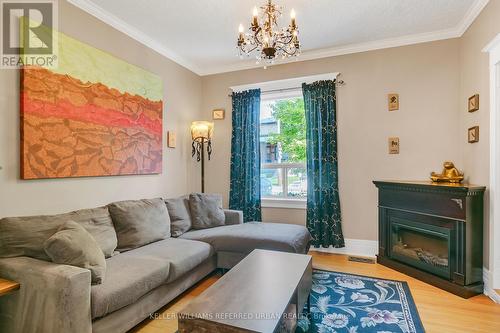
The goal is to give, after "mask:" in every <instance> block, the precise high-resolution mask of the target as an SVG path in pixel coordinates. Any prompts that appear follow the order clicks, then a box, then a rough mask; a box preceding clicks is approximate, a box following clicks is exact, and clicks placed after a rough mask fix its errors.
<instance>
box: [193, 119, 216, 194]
mask: <svg viewBox="0 0 500 333" xmlns="http://www.w3.org/2000/svg"><path fill="white" fill-rule="evenodd" d="M213 132H214V123H212V122H209V121H193V122H192V123H191V138H192V140H193V143H192V144H191V147H192V150H191V156H192V157H194V155H195V154H196V161H197V162H200V161H201V193H205V143H206V144H207V153H208V160H209V161H210V156H211V155H212V134H213Z"/></svg>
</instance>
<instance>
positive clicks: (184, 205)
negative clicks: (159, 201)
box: [165, 195, 192, 237]
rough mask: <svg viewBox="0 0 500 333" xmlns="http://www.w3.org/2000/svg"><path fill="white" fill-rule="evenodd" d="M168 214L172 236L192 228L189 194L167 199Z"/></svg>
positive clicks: (177, 235)
mask: <svg viewBox="0 0 500 333" xmlns="http://www.w3.org/2000/svg"><path fill="white" fill-rule="evenodd" d="M165 204H166V205H167V210H168V215H169V216H170V233H171V235H172V237H179V236H180V235H182V234H183V233H185V232H187V231H189V230H190V229H191V225H192V222H191V213H190V208H189V196H187V195H185V196H182V197H179V198H174V199H166V200H165Z"/></svg>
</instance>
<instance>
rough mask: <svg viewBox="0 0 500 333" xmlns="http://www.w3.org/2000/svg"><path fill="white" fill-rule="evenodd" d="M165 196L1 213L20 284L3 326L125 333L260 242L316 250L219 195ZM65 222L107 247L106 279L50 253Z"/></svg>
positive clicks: (7, 265)
mask: <svg viewBox="0 0 500 333" xmlns="http://www.w3.org/2000/svg"><path fill="white" fill-rule="evenodd" d="M193 196H194V199H195V202H194V204H193ZM211 199H213V198H211ZM159 200H161V199H153V200H138V201H126V202H119V203H113V204H110V205H108V206H106V207H99V208H95V209H86V210H80V211H76V212H71V213H67V214H60V215H53V216H32V217H15V218H3V219H1V220H0V278H5V279H10V280H15V281H18V282H20V284H21V288H20V290H19V291H17V292H15V293H12V294H9V295H7V296H4V297H1V298H0V332H9V333H17V332H20V333H21V332H22V333H24V332H47V333H66V332H72V333H90V332H126V331H127V330H129V329H131V328H132V327H134V326H135V325H137V324H138V323H139V322H141V321H142V320H144V319H145V318H148V317H149V316H150V315H151V313H153V312H155V311H156V310H158V309H159V308H161V307H162V306H164V305H165V304H167V303H169V302H170V301H171V300H173V299H174V298H175V297H177V296H179V295H180V294H182V293H183V292H184V291H185V290H187V289H188V288H190V287H191V286H193V285H194V284H195V283H197V282H198V281H200V280H201V279H203V278H204V277H206V276H207V275H209V274H210V273H212V272H213V271H214V270H215V269H217V268H224V269H229V268H231V267H233V266H234V265H236V264H237V263H238V262H239V261H240V260H241V259H242V258H244V257H245V256H246V255H247V254H248V253H250V252H251V251H252V250H254V249H255V248H261V249H268V250H278V251H288V252H296V253H306V252H307V251H308V248H309V242H310V234H309V232H308V230H307V229H306V228H305V227H302V226H297V225H290V224H275V223H259V222H251V223H243V215H242V213H241V212H240V211H234V210H223V209H222V205H221V201H220V199H218V200H215V201H214V200H208V201H204V198H203V197H201V201H200V195H199V194H196V195H191V196H184V197H180V198H175V199H169V200H166V202H164V201H163V200H161V201H159ZM196 200H198V202H196ZM159 202H161V203H162V204H163V205H161V204H159ZM193 205H194V206H195V207H193ZM162 206H164V208H163V207H162ZM209 206H210V207H209ZM192 208H193V209H192ZM207 211H208V212H207ZM213 211H216V213H212V212H213ZM165 212H167V213H165ZM66 221H74V222H77V223H78V224H80V225H81V226H83V227H84V229H85V230H86V231H87V232H88V233H89V234H90V235H91V236H92V237H93V239H95V240H96V243H97V245H98V246H99V247H100V248H101V250H102V253H103V255H104V257H105V258H106V259H105V266H106V267H105V275H104V279H103V281H102V282H101V283H100V284H91V273H90V270H89V269H86V268H82V267H76V266H72V265H65V264H56V263H54V262H52V261H51V258H49V256H48V255H47V252H46V251H44V244H46V241H47V239H48V238H49V237H51V236H52V235H54V234H55V233H57V232H58V230H60V228H61V225H63V224H64V222H66ZM207 221H209V222H210V221H215V222H214V224H213V225H210V223H208V224H207ZM204 223H205V224H204ZM171 235H175V237H172V236H171Z"/></svg>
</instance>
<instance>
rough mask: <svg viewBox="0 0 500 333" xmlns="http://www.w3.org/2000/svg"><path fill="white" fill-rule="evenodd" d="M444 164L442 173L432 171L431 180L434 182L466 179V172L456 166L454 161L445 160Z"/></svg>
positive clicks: (452, 181) (457, 181)
mask: <svg viewBox="0 0 500 333" xmlns="http://www.w3.org/2000/svg"><path fill="white" fill-rule="evenodd" d="M443 166H444V169H443V172H442V173H435V172H431V180H432V181H433V182H445V183H460V182H461V181H462V180H464V174H463V173H462V172H460V171H458V169H457V168H455V165H454V164H453V162H449V161H448V162H444V163H443Z"/></svg>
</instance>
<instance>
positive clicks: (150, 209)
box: [108, 198, 170, 252]
mask: <svg viewBox="0 0 500 333" xmlns="http://www.w3.org/2000/svg"><path fill="white" fill-rule="evenodd" d="M108 208H109V212H110V214H111V218H112V219H113V224H114V226H115V230H116V235H117V237H118V248H117V250H118V251H120V252H123V251H128V250H131V249H135V248H137V247H139V246H142V245H145V244H149V243H152V242H154V241H157V240H161V239H165V238H168V237H170V217H169V216H168V212H167V207H166V206H165V203H164V202H163V199H160V198H159V199H144V200H131V201H120V202H115V203H112V204H110V205H108Z"/></svg>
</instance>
